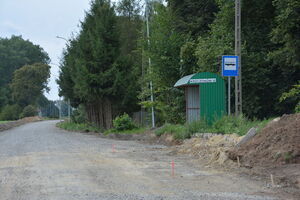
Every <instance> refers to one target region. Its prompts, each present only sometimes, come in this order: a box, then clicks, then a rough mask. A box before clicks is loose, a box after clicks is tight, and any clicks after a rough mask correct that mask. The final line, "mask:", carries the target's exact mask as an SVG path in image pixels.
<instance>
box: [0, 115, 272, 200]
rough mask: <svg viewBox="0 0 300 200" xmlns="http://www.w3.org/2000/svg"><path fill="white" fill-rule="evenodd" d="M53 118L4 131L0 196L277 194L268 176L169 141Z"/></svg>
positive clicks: (41, 199) (12, 199)
mask: <svg viewBox="0 0 300 200" xmlns="http://www.w3.org/2000/svg"><path fill="white" fill-rule="evenodd" d="M56 123H57V121H43V122H35V123H30V124H27V125H23V126H21V127H17V128H14V129H11V130H9V131H4V132H0V200H48V199H49V200H50V199H51V200H73V199H76V200H83V199H84V200H85V199H86V200H96V199H97V200H101V199H112V200H114V199H116V200H117V199H118V200H119V199H120V200H121V199H128V200H135V199H137V200H142V199H150V200H152V199H153V200H162V199H170V200H173V199H174V200H176V199H184V200H193V199H195V200H196V199H197V200H198V199H201V200H206V199H209V200H210V199H212V200H215V199H222V200H227V199H241V200H246V199H253V200H259V199H274V194H273V193H272V191H270V190H268V189H267V188H266V187H265V186H266V185H265V184H264V183H260V182H256V181H253V180H249V179H246V178H245V177H239V176H237V175H232V174H225V173H222V172H218V171H212V170H210V169H207V168H205V167H203V166H199V165H196V163H194V162H193V161H192V160H191V159H189V158H186V157H178V156H170V155H169V149H168V148H167V147H164V146H158V145H146V144H141V143H138V142H135V141H117V140H110V139H103V138H100V137H97V136H94V135H86V134H81V133H73V132H67V131H63V130H60V129H58V128H56V127H55V124H56ZM112 145H115V152H113V151H112ZM172 160H174V162H175V174H174V176H172V173H171V161H172Z"/></svg>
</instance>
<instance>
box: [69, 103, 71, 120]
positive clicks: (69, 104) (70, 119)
mask: <svg viewBox="0 0 300 200" xmlns="http://www.w3.org/2000/svg"><path fill="white" fill-rule="evenodd" d="M68 117H69V121H71V105H70V99H68Z"/></svg>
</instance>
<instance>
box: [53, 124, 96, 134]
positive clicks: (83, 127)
mask: <svg viewBox="0 0 300 200" xmlns="http://www.w3.org/2000/svg"><path fill="white" fill-rule="evenodd" d="M57 126H58V127H59V128H62V129H65V130H68V131H80V132H96V133H100V132H101V129H100V128H98V127H96V126H93V125H89V124H77V123H74V122H68V121H65V122H61V123H58V124H57Z"/></svg>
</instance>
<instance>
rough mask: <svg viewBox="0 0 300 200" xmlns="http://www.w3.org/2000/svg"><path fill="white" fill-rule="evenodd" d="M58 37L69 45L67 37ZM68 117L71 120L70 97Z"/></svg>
mask: <svg viewBox="0 0 300 200" xmlns="http://www.w3.org/2000/svg"><path fill="white" fill-rule="evenodd" d="M56 38H58V39H62V40H64V41H66V42H67V45H69V43H70V42H69V40H67V39H66V38H64V37H61V36H56ZM68 117H69V121H71V104H70V99H68Z"/></svg>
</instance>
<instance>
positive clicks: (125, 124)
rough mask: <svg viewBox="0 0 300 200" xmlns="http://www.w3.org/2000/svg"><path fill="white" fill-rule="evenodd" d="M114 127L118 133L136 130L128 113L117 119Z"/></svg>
mask: <svg viewBox="0 0 300 200" xmlns="http://www.w3.org/2000/svg"><path fill="white" fill-rule="evenodd" d="M113 125H114V128H115V129H116V130H117V131H124V130H132V129H134V128H136V125H135V124H134V123H133V121H132V119H131V118H130V117H129V115H128V114H126V113H124V114H123V115H121V116H118V117H116V118H115V119H114V121H113Z"/></svg>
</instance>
